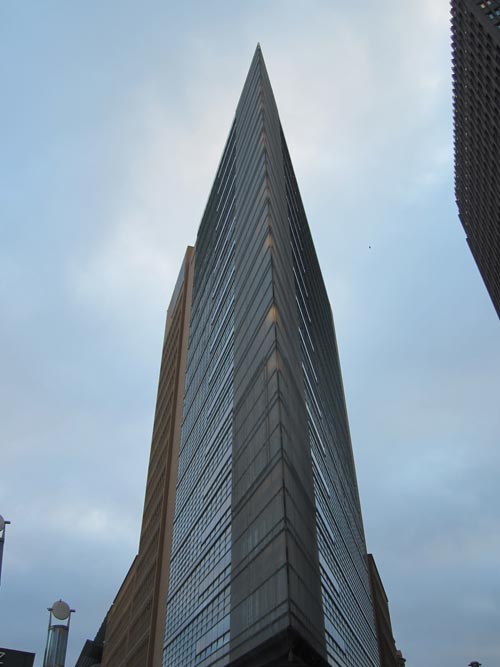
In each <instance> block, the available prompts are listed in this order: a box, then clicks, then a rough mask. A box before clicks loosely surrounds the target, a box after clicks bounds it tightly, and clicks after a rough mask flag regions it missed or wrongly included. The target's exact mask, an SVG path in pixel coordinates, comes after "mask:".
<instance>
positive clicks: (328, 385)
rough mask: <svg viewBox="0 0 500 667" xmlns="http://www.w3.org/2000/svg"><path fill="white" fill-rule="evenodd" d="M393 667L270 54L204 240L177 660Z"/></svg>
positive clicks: (192, 348) (174, 641)
mask: <svg viewBox="0 0 500 667" xmlns="http://www.w3.org/2000/svg"><path fill="white" fill-rule="evenodd" d="M295 657H296V658H297V659H298V660H299V661H300V662H299V663H295V664H302V665H320V666H322V667H324V666H326V665H328V664H329V665H334V666H337V667H378V666H379V664H380V662H379V656H378V646H377V636H376V631H375V624H374V617H373V604H372V599H371V592H370V583H369V576H368V566H367V561H366V546H365V540H364V533H363V525H362V518H361V509H360V503H359V496H358V489H357V482H356V473H355V468H354V460H353V454H352V448H351V440H350V433H349V425H348V419H347V411H346V406H345V399H344V391H343V386H342V377H341V371H340V362H339V358H338V351H337V344H336V338H335V331H334V325H333V319H332V314H331V310H330V305H329V302H328V297H327V293H326V289H325V286H324V283H323V279H322V276H321V271H320V268H319V264H318V261H317V257H316V253H315V250H314V245H313V242H312V238H311V234H310V231H309V227H308V224H307V219H306V216H305V213H304V209H303V205H302V202H301V199H300V194H299V190H298V187H297V183H296V180H295V176H294V174H293V168H292V164H291V161H290V157H289V154H288V151H287V147H286V143H285V139H284V135H283V132H282V129H281V124H280V121H279V116H278V111H277V108H276V104H275V101H274V97H273V94H272V89H271V86H270V83H269V79H268V77H267V72H266V70H265V66H264V62H263V58H262V54H261V52H260V48H258V49H257V51H256V54H255V56H254V60H253V62H252V66H251V68H250V72H249V74H248V77H247V81H246V83H245V87H244V89H243V93H242V96H241V99H240V102H239V105H238V108H237V111H236V116H235V120H234V123H233V126H232V129H231V132H230V134H229V138H228V141H227V144H226V147H225V150H224V153H223V156H222V159H221V162H220V165H219V169H218V172H217V176H216V179H215V183H214V185H213V188H212V191H211V193H210V196H209V200H208V203H207V206H206V209H205V213H204V215H203V219H202V222H201V225H200V229H199V232H198V236H197V241H196V248H195V265H194V284H193V300H192V310H191V323H190V335H189V349H188V356H187V370H186V383H185V396H184V407H183V424H182V434H181V443H180V451H179V464H178V471H177V487H176V504H175V514H174V525H173V537H172V551H171V561H170V580H169V590H168V601H167V613H166V628H165V643H164V654H163V667H195V666H196V667H209V666H211V667H216V666H217V667H223V666H224V665H228V664H231V665H232V667H251V666H252V665H255V664H259V665H267V664H273V665H276V664H282V662H285V663H286V662H287V661H290V660H291V661H293V660H294V659H295Z"/></svg>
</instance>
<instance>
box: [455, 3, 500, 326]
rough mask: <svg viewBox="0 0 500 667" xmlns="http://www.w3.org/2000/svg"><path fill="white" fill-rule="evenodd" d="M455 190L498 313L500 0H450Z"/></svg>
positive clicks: (476, 257) (499, 262)
mask: <svg viewBox="0 0 500 667" xmlns="http://www.w3.org/2000/svg"><path fill="white" fill-rule="evenodd" d="M451 12H452V45H453V81H454V83H453V94H454V118H455V194H456V199H457V204H458V211H459V216H460V220H461V222H462V225H463V227H464V229H465V233H466V234H467V242H468V244H469V247H470V249H471V252H472V254H473V256H474V259H475V261H476V264H477V266H478V268H479V271H480V273H481V276H482V278H483V280H484V283H485V285H486V287H487V289H488V292H489V294H490V297H491V300H492V301H493V305H494V307H495V309H496V311H497V314H498V316H499V317H500V135H499V133H500V127H499V124H498V111H499V109H500V2H499V1H498V0H484V1H483V0H479V1H478V0H452V2H451Z"/></svg>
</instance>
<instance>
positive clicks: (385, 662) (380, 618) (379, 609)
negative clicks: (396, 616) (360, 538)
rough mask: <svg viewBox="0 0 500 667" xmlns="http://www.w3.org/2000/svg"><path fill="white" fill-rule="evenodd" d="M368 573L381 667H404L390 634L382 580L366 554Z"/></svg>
mask: <svg viewBox="0 0 500 667" xmlns="http://www.w3.org/2000/svg"><path fill="white" fill-rule="evenodd" d="M368 571H369V573H370V584H371V587H372V597H373V608H374V610H375V625H376V627H377V636H378V647H379V653H380V665H381V667H404V664H405V662H406V661H405V659H404V658H403V655H402V653H401V651H398V649H397V648H396V642H395V641H394V637H393V634H392V624H391V615H390V613H389V600H388V599H387V595H386V593H385V589H384V585H383V584H382V579H381V578H380V574H379V573H378V570H377V566H376V564H375V559H374V558H373V556H372V554H368Z"/></svg>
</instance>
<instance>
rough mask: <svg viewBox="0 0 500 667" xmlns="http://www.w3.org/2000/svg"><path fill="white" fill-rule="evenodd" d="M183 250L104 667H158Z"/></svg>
mask: <svg viewBox="0 0 500 667" xmlns="http://www.w3.org/2000/svg"><path fill="white" fill-rule="evenodd" d="M193 264H194V251H193V248H191V247H188V249H187V251H186V255H185V257H184V262H183V265H182V268H181V271H180V274H179V278H178V280H177V284H176V286H175V289H174V293H173V296H172V299H171V302H170V305H169V308H168V311H167V322H166V326H165V337H164V342H163V352H162V360H161V368H160V378H159V383H158V396H157V402H156V411H155V419H154V426H153V438H152V443H151V454H150V459H149V468H148V476H147V484H146V496H145V500H144V512H143V518H142V529H141V537H140V542H139V553H138V554H137V556H136V558H135V560H134V562H133V563H132V566H131V567H130V570H129V572H128V574H127V576H126V577H125V580H124V582H123V584H122V586H121V587H120V590H119V592H118V594H117V596H116V598H115V600H114V602H113V606H112V607H111V609H110V612H109V615H108V621H107V629H106V637H105V643H104V655H103V660H102V666H103V667H160V665H161V662H162V649H163V631H164V625H165V612H166V598H167V590H168V577H169V563H170V558H169V556H170V548H171V541H172V525H173V512H174V505H175V485H176V478H177V461H178V455H179V440H180V432H181V421H182V402H183V396H184V379H185V371H186V354H187V344H188V334H189V320H190V314H191V294H192V285H193Z"/></svg>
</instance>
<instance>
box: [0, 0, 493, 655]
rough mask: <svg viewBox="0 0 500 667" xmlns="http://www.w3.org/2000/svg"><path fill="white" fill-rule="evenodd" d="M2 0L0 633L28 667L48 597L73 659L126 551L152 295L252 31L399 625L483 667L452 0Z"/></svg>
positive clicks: (179, 245)
mask: <svg viewBox="0 0 500 667" xmlns="http://www.w3.org/2000/svg"><path fill="white" fill-rule="evenodd" d="M6 14H7V15H6V17H5V22H4V25H5V26H8V28H9V30H8V31H6V34H5V35H4V37H5V39H3V40H0V56H1V58H0V61H1V62H4V63H6V62H9V63H11V67H10V69H9V70H8V71H5V69H4V70H3V71H2V77H4V84H5V85H4V90H5V93H6V99H7V100H8V101H9V104H7V105H4V106H3V108H2V109H1V110H0V121H1V125H2V127H3V128H8V130H9V132H8V133H6V134H7V135H8V136H6V141H5V142H4V143H5V148H4V155H5V157H6V160H4V163H3V166H2V167H0V169H1V170H2V171H1V174H0V175H1V177H2V178H0V183H1V184H2V185H0V206H1V210H2V215H1V224H2V235H3V244H2V248H1V249H0V261H1V267H2V268H1V272H2V279H1V282H0V301H1V304H0V305H1V312H2V323H3V327H2V328H1V330H0V349H1V350H2V359H1V366H2V379H3V382H2V384H1V389H0V391H1V395H0V397H1V407H0V417H1V419H0V423H1V424H2V426H1V430H2V433H1V442H2V464H3V465H2V469H3V474H2V481H1V483H0V512H1V513H2V514H4V515H5V516H7V517H8V518H10V519H11V520H12V521H13V524H12V526H11V527H10V530H9V533H8V540H7V545H6V554H5V562H4V579H3V583H2V591H1V594H2V606H1V608H0V644H1V645H3V644H5V645H7V646H13V647H17V648H21V649H25V650H35V651H37V653H38V664H41V654H42V651H43V642H44V632H45V623H46V618H45V613H46V612H45V608H46V607H47V605H48V604H50V603H51V602H52V601H53V600H55V599H56V598H58V597H60V596H62V597H63V598H67V599H68V601H69V602H70V603H71V604H72V605H74V606H75V607H76V608H77V610H78V611H77V615H76V617H75V620H74V622H73V624H72V630H71V633H72V634H71V638H70V654H69V656H68V663H67V664H68V665H71V664H73V663H74V660H75V657H76V655H77V654H78V652H79V650H80V648H81V646H82V645H83V641H84V639H85V638H86V637H89V636H92V635H93V634H94V633H95V631H96V630H97V628H98V625H99V623H100V620H101V618H102V616H103V615H104V613H105V611H106V609H107V607H108V606H109V604H110V603H111V601H112V599H113V597H114V595H115V593H116V590H117V588H118V586H119V584H120V583H121V580H122V578H123V576H124V574H125V572H126V570H127V568H128V566H129V564H130V560H131V558H132V557H133V555H134V553H135V549H136V547H137V542H138V536H139V525H140V516H141V511H142V501H143V494H144V483H145V476H146V466H147V457H148V450H149V440H150V434H151V425H152V416H153V410H154V400H155V390H156V382H157V374H158V368H159V359H160V349H161V341H162V336H163V325H164V314H165V308H166V306H167V303H168V299H169V296H170V292H171V290H172V287H173V283H174V280H175V277H176V275H177V270H178V265H179V263H180V261H181V258H182V254H183V250H184V247H185V245H187V244H188V243H192V242H193V241H194V239H195V235H196V229H197V225H198V223H199V219H200V217H201V214H202V211H203V207H204V205H205V202H206V198H207V195H208V192H209V189H210V186H211V182H212V179H213V177H214V174H215V170H216V166H217V162H218V159H219V156H220V154H221V152H222V147H223V144H224V141H225V138H226V136H227V131H228V129H229V126H230V123H231V120H232V117H233V113H234V109H235V106H236V102H237V96H238V94H239V91H240V89H241V87H242V84H243V79H244V76H245V74H246V69H247V67H248V65H249V62H250V58H251V55H252V52H253V49H254V48H255V43H256V42H257V41H258V40H260V41H261V43H262V46H263V49H264V55H265V58H266V62H267V65H268V68H269V73H270V77H271V81H272V83H273V86H274V91H275V95H276V98H277V102H278V106H279V108H280V112H281V117H282V122H283V126H284V130H285V133H286V136H287V140H288V143H289V147H290V151H291V155H292V160H293V162H294V166H295V169H296V172H297V177H298V180H299V185H300V187H301V191H302V194H303V198H304V203H305V207H306V210H307V212H308V216H309V221H310V225H311V228H312V232H313V237H314V239H315V242H316V247H317V249H318V255H319V259H320V263H321V266H322V268H323V272H324V276H325V282H326V284H327V288H328V290H329V293H330V297H331V301H332V307H333V312H334V317H335V321H336V326H337V333H338V338H339V348H340V353H341V360H342V367H343V372H344V383H345V387H346V394H347V403H348V409H349V413H350V420H351V429H352V435H353V446H354V452H355V458H356V464H357V469H358V476H359V485H360V493H361V498H362V503H363V511H364V518H365V524H366V533H367V539H368V545H369V548H370V550H372V551H373V552H374V554H375V557H376V559H377V563H378V566H379V569H380V571H381V573H382V576H383V579H384V583H385V586H386V589H387V593H388V595H389V598H390V602H391V609H392V613H393V624H394V631H395V635H396V638H397V640H398V643H399V644H400V646H401V647H402V649H403V651H404V652H405V654H406V655H407V657H408V664H409V665H412V664H413V665H420V664H426V665H429V666H430V667H434V666H436V667H437V666H438V665H439V667H452V666H454V665H456V664H467V663H468V662H470V660H472V659H478V660H480V661H481V662H482V663H483V664H484V665H485V667H488V665H494V664H496V663H497V662H498V660H499V652H500V645H499V643H498V632H497V628H498V624H499V620H500V613H499V608H498V599H499V595H498V593H499V591H498V587H499V578H498V556H497V554H498V550H499V549H498V548H499V544H498V535H499V534H500V532H499V530H498V529H499V525H498V513H497V512H496V511H495V508H497V507H498V505H499V493H498V489H497V479H498V474H499V471H500V460H499V455H498V433H499V432H500V428H499V427H500V422H499V416H498V396H499V395H500V379H499V378H500V341H499V338H500V336H499V328H498V320H497V318H496V316H495V313H494V311H493V308H492V306H491V303H490V302H489V300H488V296H487V294H486V291H485V289H484V286H483V284H482V282H481V280H480V278H479V275H478V272H477V270H476V268H475V266H474V263H473V260H472V258H471V256H470V254H469V251H468V249H467V246H466V243H465V239H464V234H463V231H462V229H461V227H460V224H459V222H458V219H457V215H456V209H455V206H454V201H453V187H452V174H453V171H452V162H451V160H452V130H451V127H452V126H451V84H450V54H449V29H448V16H447V15H448V7H447V5H446V4H439V3H435V2H431V0H426V1H425V2H419V3H399V4H394V3H389V2H382V3H377V4H376V5H373V6H370V7H362V8H360V7H359V6H351V5H345V4H341V3H331V2H317V3H315V6H314V11H313V10H311V5H310V3H305V2H299V1H297V2H292V3H290V2H284V1H277V2H275V3H272V4H270V3H267V2H263V1H262V2H260V1H257V2H255V3H251V4H247V5H245V6H236V5H231V6H227V3H220V2H216V3H212V4H211V6H210V8H208V6H207V7H202V6H195V5H194V4H192V3H184V4H183V5H182V7H176V6H174V5H173V4H172V5H169V4H168V3H167V5H165V4H164V3H161V4H160V3H156V2H151V3H150V7H149V8H148V11H144V9H143V8H140V10H139V9H138V8H137V7H136V6H134V5H133V3H128V2H125V3H120V6H119V7H118V5H117V4H116V3H106V7H104V6H100V7H97V6H95V7H94V6H92V7H91V8H90V9H89V8H87V7H86V9H85V11H81V10H80V9H78V8H69V7H68V8H64V9H62V8H61V7H60V6H58V7H57V8H56V7H55V5H53V4H51V3H49V4H48V5H46V7H44V10H43V11H41V9H40V7H37V6H36V3H28V4H27V5H26V7H23V8H21V7H16V8H14V7H13V6H12V7H10V8H9V9H8V10H6ZM264 18H265V20H264ZM21 35H24V36H25V38H26V39H21V37H20V36H21ZM21 44H22V45H23V47H22V48H21ZM26 45H28V46H26ZM369 246H372V247H371V249H370V248H369ZM6 610H9V611H8V612H7V611H6Z"/></svg>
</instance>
